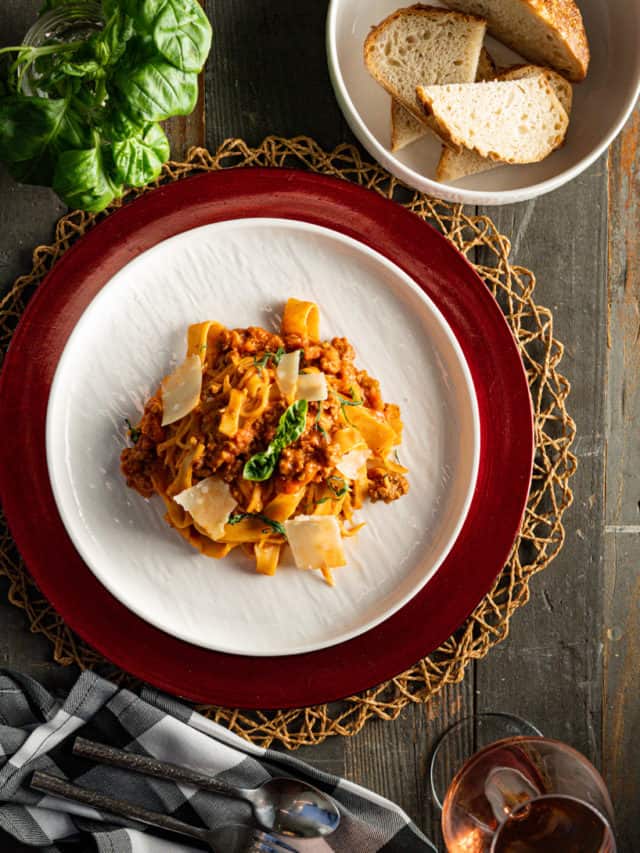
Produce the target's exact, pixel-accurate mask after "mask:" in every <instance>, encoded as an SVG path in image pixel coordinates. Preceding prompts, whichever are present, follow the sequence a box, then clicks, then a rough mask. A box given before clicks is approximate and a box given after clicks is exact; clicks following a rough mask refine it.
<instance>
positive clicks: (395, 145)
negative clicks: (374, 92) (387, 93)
mask: <svg viewBox="0 0 640 853" xmlns="http://www.w3.org/2000/svg"><path fill="white" fill-rule="evenodd" d="M429 61H430V62H431V58H429ZM428 73H429V69H428V68H426V69H425V72H424V74H423V75H422V78H421V80H420V82H421V83H423V84H425V83H435V82H436V81H435V80H429V79H428V78H427V76H426V75H427V74H428ZM495 75H496V65H495V62H494V61H493V58H492V57H491V54H490V53H489V51H488V50H487V49H486V48H484V47H483V48H482V50H481V51H480V59H479V60H478V70H477V71H476V81H477V80H491V79H493V77H495ZM463 82H464V81H463ZM427 133H429V126H428V125H427V124H425V122H424V121H423V119H422V118H421V119H417V118H415V116H414V115H413V114H412V113H410V112H408V111H407V110H405V108H404V107H403V106H402V104H401V103H400V102H399V101H397V100H396V99H395V98H392V99H391V150H392V151H400V149H401V148H404V147H405V146H407V145H410V144H411V143H412V142H416V140H418V139H422V137H423V136H424V135H425V134H427Z"/></svg>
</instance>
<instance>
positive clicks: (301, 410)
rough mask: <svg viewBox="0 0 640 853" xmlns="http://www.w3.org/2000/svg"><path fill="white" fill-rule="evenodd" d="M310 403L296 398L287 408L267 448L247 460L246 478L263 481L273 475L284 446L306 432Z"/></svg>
mask: <svg viewBox="0 0 640 853" xmlns="http://www.w3.org/2000/svg"><path fill="white" fill-rule="evenodd" d="M308 405H309V404H308V403H307V401H306V400H296V402H295V403H292V404H291V405H290V406H289V407H288V408H287V409H286V410H285V412H284V414H283V415H282V416H281V418H280V420H279V422H278V429H277V430H276V434H275V436H274V438H273V440H272V441H271V442H270V443H269V446H268V447H267V449H266V450H263V451H262V453H255V454H254V455H253V456H252V457H251V458H250V459H248V460H247V462H245V465H244V468H243V469H242V476H243V477H244V479H245V480H252V481H254V482H257V483H262V482H264V480H268V479H269V477H271V476H272V474H273V472H274V471H275V469H276V465H277V464H278V459H279V458H280V454H281V453H282V451H283V450H284V448H285V447H288V446H289V445H290V444H293V442H294V441H297V440H298V439H299V438H300V436H301V435H302V433H303V432H304V429H305V426H306V424H307V408H308Z"/></svg>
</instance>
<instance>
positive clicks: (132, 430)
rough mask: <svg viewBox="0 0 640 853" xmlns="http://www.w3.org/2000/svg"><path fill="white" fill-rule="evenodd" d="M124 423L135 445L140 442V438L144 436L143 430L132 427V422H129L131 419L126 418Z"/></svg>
mask: <svg viewBox="0 0 640 853" xmlns="http://www.w3.org/2000/svg"><path fill="white" fill-rule="evenodd" d="M124 422H125V424H126V425H127V427H128V429H129V438H130V439H131V441H132V442H133V443H134V444H136V442H137V441H138V439H139V438H140V436H141V435H142V430H141V429H139V428H138V427H134V426H132V424H131V421H130V420H129V418H125V419H124Z"/></svg>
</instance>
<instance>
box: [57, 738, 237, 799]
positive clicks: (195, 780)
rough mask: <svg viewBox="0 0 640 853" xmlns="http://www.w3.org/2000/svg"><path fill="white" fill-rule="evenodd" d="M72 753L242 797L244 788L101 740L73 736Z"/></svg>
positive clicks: (214, 792) (99, 762) (207, 789)
mask: <svg viewBox="0 0 640 853" xmlns="http://www.w3.org/2000/svg"><path fill="white" fill-rule="evenodd" d="M73 752H74V755H80V756H82V757H83V758H89V759H91V760H92V761H96V762H97V763H98V764H110V765H111V766H112V767H122V768H123V769H125V770H133V771H134V772H136V773H143V774H144V775H145V776H154V777H155V778H156V779H166V780H169V781H171V782H184V783H185V784H187V785H193V786H194V787H195V788H200V790H202V791H210V792H211V793H213V794H222V795H223V796H225V797H235V798H237V799H244V798H245V794H244V791H239V790H238V789H236V788H233V787H231V785H227V784H225V783H224V782H219V781H218V780H217V779H214V778H212V777H211V776H208V775H206V774H204V773H198V771H196V770H190V769H189V768H188V767H181V766H180V765H178V764H170V763H169V762H168V761H158V759H157V758H150V757H149V756H147V755H138V754H136V753H135V752H125V751H124V750H123V749H114V747H112V746H106V745H105V744H102V743H94V742H93V741H90V740H86V738H83V737H77V738H76V739H75V742H74V744H73Z"/></svg>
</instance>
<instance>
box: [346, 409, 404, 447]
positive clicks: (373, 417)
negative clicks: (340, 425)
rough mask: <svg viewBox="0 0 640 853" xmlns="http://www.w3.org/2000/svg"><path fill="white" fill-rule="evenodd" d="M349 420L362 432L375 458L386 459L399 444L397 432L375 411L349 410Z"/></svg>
mask: <svg viewBox="0 0 640 853" xmlns="http://www.w3.org/2000/svg"><path fill="white" fill-rule="evenodd" d="M349 420H350V421H351V423H352V424H353V426H355V427H356V429H358V430H359V431H360V434H361V435H362V437H363V439H364V440H365V442H366V444H367V447H368V448H369V450H371V452H372V453H373V455H374V456H378V457H379V458H380V459H384V458H385V457H386V456H388V455H389V453H390V452H391V449H392V448H393V446H394V445H396V444H397V443H398V439H397V435H396V431H395V430H394V429H393V427H391V426H389V424H388V423H387V422H386V421H385V420H384V417H383V416H382V415H381V414H379V413H378V412H374V411H373V409H367V408H366V407H365V406H358V407H353V408H350V409H349Z"/></svg>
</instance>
